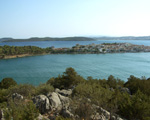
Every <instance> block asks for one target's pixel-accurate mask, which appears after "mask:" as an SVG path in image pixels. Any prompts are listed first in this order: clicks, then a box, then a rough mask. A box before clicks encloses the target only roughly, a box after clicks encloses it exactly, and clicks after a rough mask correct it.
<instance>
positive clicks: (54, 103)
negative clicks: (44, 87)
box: [47, 92, 62, 110]
mask: <svg viewBox="0 0 150 120" xmlns="http://www.w3.org/2000/svg"><path fill="white" fill-rule="evenodd" d="M47 97H48V99H49V102H50V107H51V110H61V109H62V103H61V101H60V98H59V96H58V94H57V93H55V92H52V93H50V94H48V95H47Z"/></svg>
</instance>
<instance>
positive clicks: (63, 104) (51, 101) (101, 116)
mask: <svg viewBox="0 0 150 120" xmlns="http://www.w3.org/2000/svg"><path fill="white" fill-rule="evenodd" d="M62 93H63V94H62ZM71 93H72V91H71V90H59V89H56V90H55V92H52V93H49V94H47V96H45V95H38V96H36V97H34V98H33V102H34V103H35V104H36V107H37V108H38V109H39V111H40V113H41V114H45V113H46V114H47V115H49V116H47V120H48V119H50V120H55V119H56V117H57V116H59V115H61V116H63V117H64V118H71V119H73V120H76V119H80V118H79V116H78V115H76V114H73V113H72V111H75V109H76V108H74V107H72V106H71V105H70V101H71V99H70V98H69V97H66V96H69V95H71ZM89 103H90V102H89ZM91 109H92V110H93V112H92V113H91V114H92V115H91V117H90V119H91V120H109V119H110V118H111V120H123V119H122V118H120V117H118V116H117V115H113V116H111V114H110V112H108V111H107V110H105V109H103V108H101V107H99V106H97V105H94V104H93V105H92V108H91ZM85 112H86V111H85ZM43 118H44V117H43V115H39V116H38V120H41V119H43Z"/></svg>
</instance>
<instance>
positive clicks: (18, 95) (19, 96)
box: [12, 93, 23, 100]
mask: <svg viewBox="0 0 150 120" xmlns="http://www.w3.org/2000/svg"><path fill="white" fill-rule="evenodd" d="M12 99H13V100H16V99H17V100H23V96H22V95H20V94H18V93H13V94H12Z"/></svg>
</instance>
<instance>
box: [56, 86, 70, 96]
mask: <svg viewBox="0 0 150 120" xmlns="http://www.w3.org/2000/svg"><path fill="white" fill-rule="evenodd" d="M55 92H56V93H59V94H61V95H63V96H66V97H67V96H70V95H71V94H72V89H68V90H65V89H62V90H59V89H58V88H56V89H55Z"/></svg>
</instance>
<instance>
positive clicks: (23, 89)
mask: <svg viewBox="0 0 150 120" xmlns="http://www.w3.org/2000/svg"><path fill="white" fill-rule="evenodd" d="M9 91H10V94H13V93H18V94H21V95H23V96H24V97H30V96H32V95H34V94H35V87H34V86H32V85H29V84H20V85H17V86H14V87H12V88H10V90H9Z"/></svg>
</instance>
